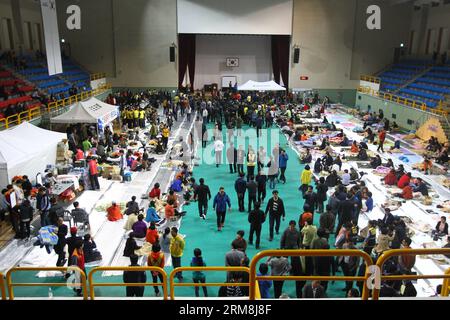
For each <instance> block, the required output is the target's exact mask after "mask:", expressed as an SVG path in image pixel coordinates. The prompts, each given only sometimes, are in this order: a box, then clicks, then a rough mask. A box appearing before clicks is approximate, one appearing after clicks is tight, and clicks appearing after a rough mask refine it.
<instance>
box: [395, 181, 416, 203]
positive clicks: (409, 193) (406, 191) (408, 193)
mask: <svg viewBox="0 0 450 320" xmlns="http://www.w3.org/2000/svg"><path fill="white" fill-rule="evenodd" d="M395 196H396V197H400V198H403V199H405V200H411V199H412V198H413V190H412V188H411V186H410V185H409V184H408V185H406V186H405V187H404V188H403V191H402V193H396V194H395Z"/></svg>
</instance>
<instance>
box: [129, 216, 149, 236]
mask: <svg viewBox="0 0 450 320" xmlns="http://www.w3.org/2000/svg"><path fill="white" fill-rule="evenodd" d="M131 229H132V230H133V232H134V235H135V237H136V238H144V237H145V235H146V233H147V224H146V223H145V222H144V215H143V214H140V215H138V221H136V222H135V223H134V224H133V226H132V227H131Z"/></svg>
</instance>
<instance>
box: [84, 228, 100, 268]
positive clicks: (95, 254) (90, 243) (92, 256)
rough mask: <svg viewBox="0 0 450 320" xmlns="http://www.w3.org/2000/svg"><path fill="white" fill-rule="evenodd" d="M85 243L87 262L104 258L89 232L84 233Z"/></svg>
mask: <svg viewBox="0 0 450 320" xmlns="http://www.w3.org/2000/svg"><path fill="white" fill-rule="evenodd" d="M83 243H84V246H83V251H84V259H85V262H86V263H88V262H93V261H99V260H102V254H101V253H100V251H98V249H97V244H96V243H95V241H94V239H92V237H91V235H90V234H89V233H88V234H85V235H84V240H83Z"/></svg>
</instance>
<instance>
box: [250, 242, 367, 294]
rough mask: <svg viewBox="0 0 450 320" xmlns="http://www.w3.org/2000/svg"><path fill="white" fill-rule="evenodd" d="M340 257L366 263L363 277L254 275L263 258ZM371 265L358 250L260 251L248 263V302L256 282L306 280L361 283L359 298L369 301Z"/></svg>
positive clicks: (362, 252)
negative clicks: (360, 260)
mask: <svg viewBox="0 0 450 320" xmlns="http://www.w3.org/2000/svg"><path fill="white" fill-rule="evenodd" d="M279 256H283V257H301V256H308V257H330V256H331V257H340V256H357V257H361V258H363V260H364V261H365V263H366V272H365V275H364V276H363V277H359V276H352V277H347V276H344V277H342V276H257V275H256V266H257V263H258V262H259V261H260V260H261V259H262V258H265V257H279ZM371 265H373V261H372V258H371V257H370V256H369V255H368V254H367V253H366V252H364V251H360V250H344V249H339V250H266V251H261V252H258V253H257V254H256V256H254V257H253V259H252V261H251V263H250V300H254V299H255V297H256V288H255V283H256V281H258V280H273V281H282V280H295V281H308V280H319V281H335V280H337V281H339V280H341V281H363V282H364V286H363V292H362V294H361V298H362V299H363V300H368V299H369V290H368V288H367V280H368V279H369V276H370V273H369V271H370V270H369V268H368V267H369V266H371Z"/></svg>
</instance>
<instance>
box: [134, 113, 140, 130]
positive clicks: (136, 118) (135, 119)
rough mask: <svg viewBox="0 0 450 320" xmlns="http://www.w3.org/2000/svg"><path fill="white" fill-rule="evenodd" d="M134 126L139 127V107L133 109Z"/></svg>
mask: <svg viewBox="0 0 450 320" xmlns="http://www.w3.org/2000/svg"><path fill="white" fill-rule="evenodd" d="M133 119H134V127H135V128H137V127H139V109H138V108H134V110H133Z"/></svg>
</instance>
